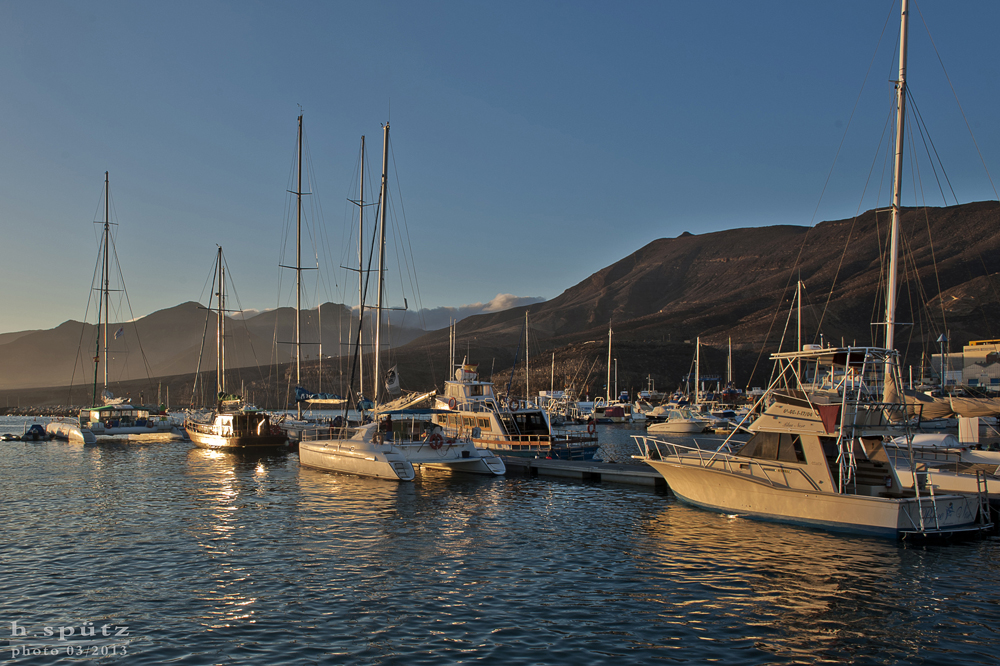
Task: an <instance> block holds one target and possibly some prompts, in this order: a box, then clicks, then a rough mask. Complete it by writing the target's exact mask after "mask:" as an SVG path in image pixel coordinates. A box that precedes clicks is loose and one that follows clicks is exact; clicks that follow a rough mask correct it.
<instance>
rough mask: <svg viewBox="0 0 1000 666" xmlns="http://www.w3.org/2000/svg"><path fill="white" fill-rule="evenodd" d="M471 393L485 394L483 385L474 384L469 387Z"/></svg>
mask: <svg viewBox="0 0 1000 666" xmlns="http://www.w3.org/2000/svg"><path fill="white" fill-rule="evenodd" d="M469 389H470V390H469V395H483V385H482V384H473V385H472V386H470V387H469Z"/></svg>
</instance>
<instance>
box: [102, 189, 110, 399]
mask: <svg viewBox="0 0 1000 666" xmlns="http://www.w3.org/2000/svg"><path fill="white" fill-rule="evenodd" d="M110 202H111V181H110V180H109V179H108V172H107V171H105V172H104V293H103V296H102V297H103V298H104V389H105V390H107V388H108V317H109V314H108V311H109V310H110V309H111V308H110V307H108V304H109V303H110V301H109V300H108V292H109V286H110V285H109V282H110V266H111V258H110V257H109V256H108V249H109V247H110V239H111V215H110V213H111V204H110Z"/></svg>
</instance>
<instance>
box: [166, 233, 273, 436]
mask: <svg viewBox="0 0 1000 666" xmlns="http://www.w3.org/2000/svg"><path fill="white" fill-rule="evenodd" d="M216 280H217V281H218V284H217V285H213V292H214V293H215V294H217V296H218V302H217V307H216V309H215V312H216V315H217V317H216V347H215V348H216V354H217V361H216V363H217V365H216V396H217V403H216V407H215V410H214V411H212V412H210V413H207V414H191V415H188V417H187V418H185V419H184V431H185V432H186V433H187V435H188V437H189V438H190V439H191V442H192V443H194V445H195V446H199V447H201V448H204V449H230V450H248V449H275V448H287V443H288V437H287V436H286V435H285V434H284V433H283V432H282V431H281V429H280V428H278V427H277V425H275V424H272V423H271V417H270V415H269V414H268V413H267V412H263V411H261V410H258V409H256V408H254V407H250V406H247V405H246V404H244V402H243V399H242V398H241V397H239V396H234V395H229V394H227V393H226V367H225V358H226V355H225V340H226V288H225V287H226V279H225V262H224V260H223V256H222V247H219V249H218V252H217V256H216ZM209 314H210V315H211V309H210V310H209Z"/></svg>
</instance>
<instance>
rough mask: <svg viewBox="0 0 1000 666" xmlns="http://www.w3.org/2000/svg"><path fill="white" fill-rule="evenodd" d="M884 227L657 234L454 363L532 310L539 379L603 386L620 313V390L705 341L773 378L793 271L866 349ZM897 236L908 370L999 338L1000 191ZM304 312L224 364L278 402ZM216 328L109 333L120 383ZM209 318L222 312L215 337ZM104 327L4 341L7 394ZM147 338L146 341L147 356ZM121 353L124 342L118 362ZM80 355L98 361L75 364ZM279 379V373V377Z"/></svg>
mask: <svg viewBox="0 0 1000 666" xmlns="http://www.w3.org/2000/svg"><path fill="white" fill-rule="evenodd" d="M888 226H889V215H888V213H886V212H879V213H877V214H876V212H874V211H868V212H866V213H864V214H862V215H860V216H858V217H857V218H854V219H847V220H836V221H830V222H822V223H820V224H817V225H816V226H814V227H800V226H790V225H783V226H771V227H760V228H738V229H731V230H728V231H720V232H714V233H707V234H700V235H695V234H690V233H684V234H681V235H680V236H679V237H677V238H663V239H658V240H655V241H653V242H651V243H649V244H647V245H646V246H645V247H642V248H641V249H639V250H637V251H636V252H634V253H632V254H631V255H629V256H627V257H625V258H624V259H621V260H619V261H616V262H614V263H613V264H611V265H610V266H608V267H606V268H603V269H601V270H599V271H597V272H596V273H594V274H593V275H591V276H590V277H588V278H587V279H585V280H583V281H582V282H580V283H579V284H577V285H574V286H573V287H571V288H569V289H567V290H566V291H564V292H563V293H562V294H560V295H559V296H558V297H556V298H554V299H552V300H549V301H546V302H543V303H536V304H531V305H528V306H522V307H515V308H512V309H509V310H504V311H501V312H494V313H488V314H481V315H476V316H472V317H469V318H466V319H463V320H461V321H460V322H459V323H458V324H457V325H456V333H457V343H456V348H457V356H458V358H456V359H454V361H461V360H462V358H465V357H468V358H469V360H470V361H472V362H478V363H479V364H480V370H481V371H482V372H483V374H484V375H485V376H492V377H494V379H496V380H497V381H498V382H499V381H506V380H508V379H509V377H510V375H511V368H512V367H513V362H514V359H515V355H517V356H518V357H519V358H520V359H523V356H524V352H523V351H520V350H519V345H521V343H522V342H523V340H524V330H523V326H524V321H525V313H526V312H527V313H528V323H529V338H530V340H531V350H530V351H531V359H532V366H533V370H532V371H531V379H530V381H531V386H532V388H533V390H537V389H538V388H548V387H550V386H551V385H555V388H562V386H564V385H568V384H574V385H576V386H577V387H581V386H582V387H587V386H589V387H591V388H592V389H593V391H592V392H593V393H595V394H596V393H599V394H603V393H604V392H605V391H606V388H605V384H606V383H607V370H608V367H607V333H608V326H609V325H611V326H612V327H613V329H614V337H613V349H612V351H613V358H614V359H617V364H616V365H617V369H618V377H619V386H620V387H622V388H630V389H637V388H645V387H646V385H647V382H648V381H653V382H656V383H657V385H658V386H659V387H661V388H673V387H674V386H676V384H677V383H678V382H679V380H680V377H681V376H682V375H684V374H686V373H687V372H688V370H689V368H690V365H691V358H692V357H693V355H694V346H693V342H694V339H695V338H696V337H700V338H701V341H702V343H703V344H704V345H705V347H704V348H703V351H702V359H703V364H702V365H703V368H704V369H705V374H711V373H715V374H723V373H724V371H725V368H726V364H727V359H726V357H727V349H728V343H729V341H730V339H731V340H732V345H733V348H734V357H733V365H734V373H735V376H734V378H735V380H736V382H737V383H738V384H740V385H743V386H750V385H759V384H761V383H762V382H764V381H765V380H766V375H767V373H768V372H769V371H770V363H768V362H767V352H768V351H774V350H775V349H777V346H778V343H779V341H781V340H782V337H784V344H783V347H782V348H783V349H786V350H787V349H790V348H791V347H792V346H793V345H794V340H793V338H794V336H795V330H796V322H795V320H794V317H793V316H792V314H791V306H792V301H793V299H794V296H795V282H796V280H797V279H800V280H801V281H802V282H803V284H804V289H805V292H804V294H805V295H804V298H803V320H804V322H803V329H804V332H805V339H804V340H803V342H819V341H820V340H821V339H822V340H823V341H826V342H831V343H835V344H840V343H841V341H843V342H845V343H847V344H858V345H868V344H872V343H873V340H878V339H881V338H882V337H883V336H884V332H883V331H882V329H881V327H877V326H873V325H872V322H878V321H882V320H883V317H884V315H883V314H882V310H883V308H884V306H883V305H882V304H881V298H882V292H883V290H882V289H881V287H880V285H881V284H883V279H882V277H883V275H884V273H885V269H884V266H883V261H882V257H883V256H884V253H883V252H882V248H883V247H884V246H885V244H886V239H887V236H888ZM901 247H902V248H903V253H902V254H903V261H902V268H901V269H900V278H901V285H902V286H901V289H900V298H899V306H898V308H897V320H898V321H900V322H909V323H910V324H911V325H909V326H901V327H900V328H899V330H898V331H897V335H896V340H897V345H896V346H897V348H898V349H900V351H901V352H903V353H904V355H905V357H904V368H905V365H916V364H918V363H919V362H920V358H921V354H922V353H923V352H925V351H927V352H936V351H938V346H937V343H936V342H935V340H936V339H937V338H938V336H939V335H940V334H941V333H942V332H947V334H948V338H949V339H950V340H952V349H956V348H957V347H958V346H960V345H961V344H964V343H965V342H967V341H968V340H971V339H984V338H994V337H998V335H997V334H998V332H996V331H994V330H993V328H992V327H993V322H994V321H998V316H1000V291H998V289H997V286H996V280H995V277H996V274H997V273H998V271H1000V203H998V202H996V201H987V202H979V203H970V204H963V205H959V206H951V207H946V208H907V209H904V210H903V214H902V220H901ZM502 286H503V285H498V287H500V288H502ZM293 313H294V311H293V310H292V309H291V308H282V309H279V310H274V311H270V312H265V313H261V314H258V315H256V316H254V317H248V318H247V320H246V323H245V324H244V323H243V322H231V323H230V324H228V328H227V330H228V331H229V332H230V334H231V338H230V343H231V345H229V346H227V367H237V366H242V367H245V368H246V367H254V366H258V365H259V366H261V367H262V369H261V370H260V371H255V377H256V379H255V380H254V381H255V386H256V388H255V390H259V391H261V392H264V391H269V392H276V393H274V395H273V397H274V399H275V400H277V401H278V402H279V404H285V403H287V400H288V398H287V394H288V392H289V386H291V388H294V385H292V384H291V382H292V380H291V379H290V377H291V375H290V374H289V373H290V372H292V371H293V370H292V369H290V368H289V366H287V365H286V366H283V367H281V368H277V367H271V364H272V363H287V362H288V361H289V360H290V359H291V355H290V351H291V346H290V345H289V344H287V343H289V342H290V341H292V340H293V339H294V338H293V336H294V328H293V326H294V323H293V322H294V317H293ZM318 319H319V317H318V316H317V313H316V311H315V310H313V311H309V312H308V313H304V317H303V328H304V332H303V336H302V338H303V340H304V341H309V342H314V341H316V340H318V339H319V335H318V333H317V329H318V323H319V322H318ZM322 322H323V326H322V328H323V340H324V341H326V343H325V344H326V346H325V347H324V350H323V354H324V356H335V355H337V347H336V344H337V341H338V340H341V339H342V340H350V339H352V336H353V335H356V330H355V329H354V327H356V321H352V320H351V319H350V311H349V310H348V309H347V308H346V307H344V306H340V305H333V304H326V305H324V306H323V309H322ZM205 325H206V324H205V311H204V310H203V309H201V308H200V307H199V306H198V305H197V304H195V303H185V304H183V305H180V306H177V307H176V308H171V309H169V310H164V311H161V312H157V313H154V314H152V315H149V316H148V317H144V318H143V319H140V320H138V321H137V322H135V323H134V324H123V325H119V324H116V325H115V326H114V327H113V328H112V330H118V328H120V327H122V328H124V329H125V331H124V335H123V336H122V339H119V340H116V341H115V343H116V344H124V345H126V346H128V348H129V362H128V364H127V365H124V366H122V367H124V368H125V369H123V370H116V373H120V374H116V375H115V376H116V380H118V379H121V380H124V379H125V378H132V379H139V378H144V377H146V376H147V374H146V373H147V370H146V369H145V366H147V365H148V367H149V370H148V376H149V377H158V376H164V375H182V374H186V373H191V372H193V371H194V369H195V368H196V367H197V365H198V354H199V351H200V349H201V341H202V335H203V331H205ZM213 325H214V321H213V322H210V323H209V326H210V328H209V329H208V330H209V337H210V339H211V338H212V337H213V336H212V331H213V330H214V329H213V328H211V326H213ZM132 327H134V329H135V330H134V332H133V331H132ZM135 333H137V334H138V335H135ZM94 335H95V328H94V327H93V326H91V325H85V324H81V323H79V322H66V323H64V324H62V325H61V326H59V327H57V328H55V329H52V330H49V331H31V332H24V333H18V334H7V335H6V337H0V368H3V372H2V374H0V389H3V388H7V389H12V388H22V387H44V386H65V385H67V384H70V383H71V382H72V383H75V384H77V385H81V384H82V385H88V384H89V383H90V382H92V381H93V362H92V361H90V360H89V359H90V357H92V356H93V351H92V350H93V348H94V339H95V338H94ZM392 337H393V344H392V348H393V350H392V352H391V353H390V354H389V358H388V359H387V360H388V362H389V363H390V364H397V365H398V368H399V372H400V376H401V378H402V381H403V386H404V388H409V389H413V390H421V389H429V388H433V387H435V386H437V387H440V386H441V383H442V382H443V380H444V379H445V377H446V376H447V375H448V374H449V372H450V363H451V362H452V360H451V359H448V340H449V333H448V331H447V330H439V331H432V332H429V333H425V332H423V331H420V330H415V329H412V328H396V327H394V330H393V332H392ZM134 339H138V340H141V341H142V345H141V352H142V353H141V354H137V352H138V351H140V350H139V345H138V344H137V342H134V341H133V340H134ZM274 342H278V343H281V344H277V345H275V344H273V343H274ZM212 345H213V343H211V342H209V345H208V349H207V350H206V351H205V353H204V357H203V358H202V362H201V367H202V368H203V369H212V368H214V366H215V358H214V356H215V354H214V350H213V348H212ZM272 349H274V350H277V351H272ZM78 350H80V351H79V352H78ZM119 353H120V350H118V349H117V348H115V360H119V359H118V356H119ZM303 353H304V356H305V357H307V358H306V359H305V363H304V367H303V372H304V373H305V375H306V379H304V380H303V383H306V384H307V385H308V384H309V383H310V382H313V383H314V384H313V385H314V386H315V385H318V382H319V381H320V378H321V377H323V379H322V381H323V382H324V386H326V387H327V389H326V390H342V389H341V388H337V387H338V386H342V385H343V384H346V379H347V378H348V375H349V372H348V371H347V370H346V369H345V368H346V367H347V364H346V362H345V361H343V360H341V361H334V362H331V361H326V362H325V363H326V365H325V367H324V369H323V372H322V375H321V374H320V372H319V367H318V366H319V364H318V361H316V360H315V359H317V358H318V354H319V350H318V347H315V346H312V345H307V346H306V347H305V348H304V351H303ZM553 354H554V358H553ZM133 356H135V360H133ZM369 356H370V354H369ZM78 358H82V359H86V362H79V361H78V362H77V363H76V365H75V366H74V360H76V359H78ZM143 358H145V362H143V361H142V359H143ZM74 367H75V371H74ZM116 367H117V366H116ZM519 367H520V368H521V369H519V370H518V371H517V372H515V373H513V374H514V380H513V385H512V389H511V390H512V391H515V392H516V391H517V386H518V384H519V383H520V387H521V388H520V390H521V391H522V392H523V390H524V389H523V382H524V380H523V361H522V364H521V366H519ZM904 374H905V371H904ZM265 376H266V378H265ZM279 376H280V378H281V379H280V380H279V379H277V377H279ZM268 382H271V383H272V384H278V385H279V386H278V387H277V388H275V387H274V386H270V387H268V386H267V384H268ZM192 383H193V379H191V378H186V379H183V380H181V379H178V380H177V384H176V388H174V389H172V391H177V392H180V391H182V390H184V391H188V393H189V394H190V390H191V385H192ZM147 384H148V380H147ZM329 387H334V388H329ZM178 394H179V393H178ZM269 395H271V394H270V393H269ZM282 401H283V402H282Z"/></svg>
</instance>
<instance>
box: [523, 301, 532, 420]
mask: <svg viewBox="0 0 1000 666" xmlns="http://www.w3.org/2000/svg"><path fill="white" fill-rule="evenodd" d="M528 366H529V361H528V311H527V310H525V311H524V401H525V402H528V401H529V400H531V387H530V386H528V384H529V382H530V375H529V373H528Z"/></svg>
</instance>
